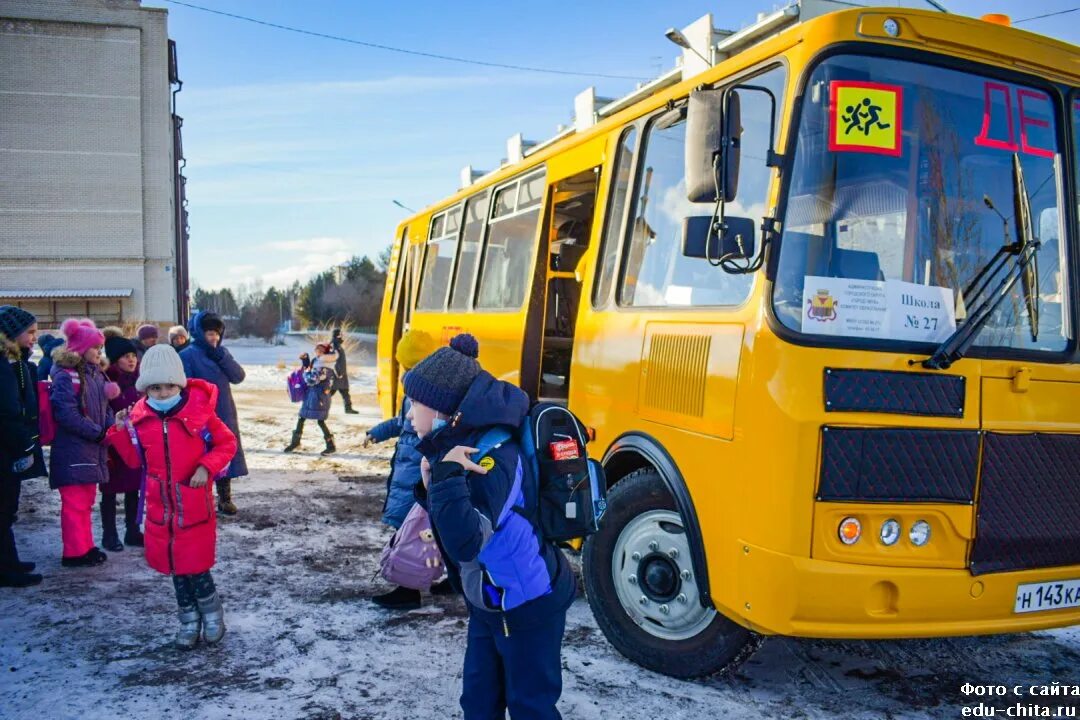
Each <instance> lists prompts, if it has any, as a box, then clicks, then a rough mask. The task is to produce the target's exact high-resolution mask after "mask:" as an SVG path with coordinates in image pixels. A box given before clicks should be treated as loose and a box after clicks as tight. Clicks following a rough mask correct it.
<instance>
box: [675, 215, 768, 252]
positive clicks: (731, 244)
mask: <svg viewBox="0 0 1080 720" xmlns="http://www.w3.org/2000/svg"><path fill="white" fill-rule="evenodd" d="M712 223H713V218H712V216H711V215H697V216H694V217H688V218H684V219H683V255H685V256H686V257H692V258H702V259H706V258H707V259H709V260H713V261H719V260H720V258H723V257H727V258H731V259H738V260H748V259H750V258H752V257H753V256H754V252H755V250H756V247H755V245H754V236H755V229H754V221H753V220H752V219H750V218H743V217H732V216H730V215H729V216H727V217H725V218H724V219H723V221H722V224H721V227H719V228H717V229H715V230H714V229H713V228H712V227H711V226H712Z"/></svg>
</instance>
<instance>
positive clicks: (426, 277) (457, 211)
mask: <svg viewBox="0 0 1080 720" xmlns="http://www.w3.org/2000/svg"><path fill="white" fill-rule="evenodd" d="M460 224H461V206H460V205H458V206H457V207H455V208H451V209H450V210H449V211H448V212H445V213H441V214H439V215H435V216H434V217H432V218H431V227H430V229H429V230H428V241H427V247H426V249H425V251H424V267H423V269H422V270H421V272H420V292H419V295H418V297H417V300H416V309H417V310H442V309H443V308H445V307H446V295H447V293H448V292H449V290H450V268H451V267H452V265H453V263H454V255H455V253H456V251H457V241H458V229H459V225H460Z"/></svg>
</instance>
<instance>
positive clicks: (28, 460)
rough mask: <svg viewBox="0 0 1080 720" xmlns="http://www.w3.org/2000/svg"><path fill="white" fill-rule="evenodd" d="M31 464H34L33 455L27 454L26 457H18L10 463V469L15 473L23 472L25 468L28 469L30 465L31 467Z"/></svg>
mask: <svg viewBox="0 0 1080 720" xmlns="http://www.w3.org/2000/svg"><path fill="white" fill-rule="evenodd" d="M33 465H34V456H33V455H27V456H26V457H24V458H20V459H19V460H16V461H15V462H14V463H12V465H11V469H12V470H13V471H14V472H15V473H24V472H26V471H27V470H29V469H30V468H31V467H33Z"/></svg>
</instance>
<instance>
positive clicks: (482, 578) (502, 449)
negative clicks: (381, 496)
mask: <svg viewBox="0 0 1080 720" xmlns="http://www.w3.org/2000/svg"><path fill="white" fill-rule="evenodd" d="M479 349H480V348H479V345H478V343H477V342H476V339H475V338H473V337H472V336H471V335H458V336H457V337H455V338H454V339H453V340H451V341H450V346H449V347H444V348H439V349H438V350H437V351H435V353H433V354H432V355H431V356H429V357H428V358H427V359H425V360H424V361H422V362H420V363H419V364H418V365H417V366H416V367H415V368H413V369H412V370H411V371H409V372H408V373H406V375H405V378H404V381H403V384H404V386H405V394H406V396H408V398H409V400H410V401H411V402H412V408H411V410H410V411H409V415H408V417H409V420H410V421H411V422H412V424H413V427H414V429H415V430H416V434H417V435H418V436H419V437H420V444H419V445H418V446H417V447H418V449H419V450H420V452H421V453H422V454H423V455H424V461H423V462H422V463H421V473H422V482H421V483H419V484H417V486H416V498H417V501H418V502H421V503H423V505H424V506H425V507H426V508H427V510H428V513H429V515H430V516H431V525H432V529H433V530H434V532H435V538H436V540H437V542H438V543H439V549H440V550H441V551H442V554H443V558H444V559H446V561H447V570H448V571H449V573H450V579H451V582H452V583H453V584H454V586H455V587H457V588H458V589H459V590H460V591H461V592H462V593H463V594H464V595H465V600H466V602H467V605H468V608H469V630H468V640H467V645H466V649H465V668H464V672H463V677H462V685H463V687H462V692H461V707H462V710H464V713H465V718H466V720H480V719H482V720H492V718H502V717H504V716H505V713H506V711H507V710H509V711H510V715H511V717H512V718H513V719H514V720H531V719H536V720H541V719H543V720H550V719H552V718H561V715H560V714H559V711H558V710H557V709H556V707H555V704H556V702H557V701H558V699H559V696H560V695H561V694H562V661H561V651H562V636H563V630H564V629H565V626H566V609H567V608H568V607H569V606H570V603H571V602H573V599H574V591H575V585H574V576H573V573H572V571H571V569H570V565H569V563H568V562H567V560H566V558H565V557H564V556H563V554H562V552H561V551H560V550H559V549H558V548H556V547H555V545H554V544H553V543H551V542H547V541H545V540H544V539H543V537H542V535H541V533H540V530H539V525H540V524H539V512H538V509H537V506H536V497H537V494H538V485H537V478H535V477H533V472H532V470H531V469H530V466H529V464H528V463H526V462H524V461H523V458H522V454H521V449H520V448H519V447H518V444H517V441H516V439H514V437H513V436H512V437H511V439H509V440H506V441H505V442H503V443H502V444H501V445H499V446H498V447H496V448H494V449H493V450H491V451H489V452H488V453H486V455H485V456H484V457H478V456H475V453H476V448H477V446H478V445H479V444H480V441H481V438H482V437H483V436H484V435H485V433H486V432H487V431H489V430H491V429H493V428H504V429H506V430H507V431H508V432H509V433H511V434H512V433H514V430H515V429H516V428H517V427H518V426H519V425H520V424H521V422H522V421H523V420H524V418H525V416H526V415H527V414H528V412H529V398H528V396H527V395H526V394H525V393H524V392H522V391H521V390H520V389H519V388H517V387H515V386H513V385H511V384H509V383H506V382H503V381H501V380H496V379H495V378H494V377H493V376H492V375H491V374H490V373H488V372H486V371H484V370H483V369H481V367H480V364H479V363H478V362H477V360H476V358H477V355H478V354H479Z"/></svg>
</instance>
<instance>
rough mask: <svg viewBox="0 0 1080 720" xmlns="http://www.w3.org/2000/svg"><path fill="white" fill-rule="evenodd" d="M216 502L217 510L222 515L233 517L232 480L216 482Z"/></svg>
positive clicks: (234, 506)
mask: <svg viewBox="0 0 1080 720" xmlns="http://www.w3.org/2000/svg"><path fill="white" fill-rule="evenodd" d="M217 491H218V501H217V509H218V512H219V513H221V514H222V515H235V514H236V505H234V504H233V501H232V478H221V479H220V480H218V481H217Z"/></svg>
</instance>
